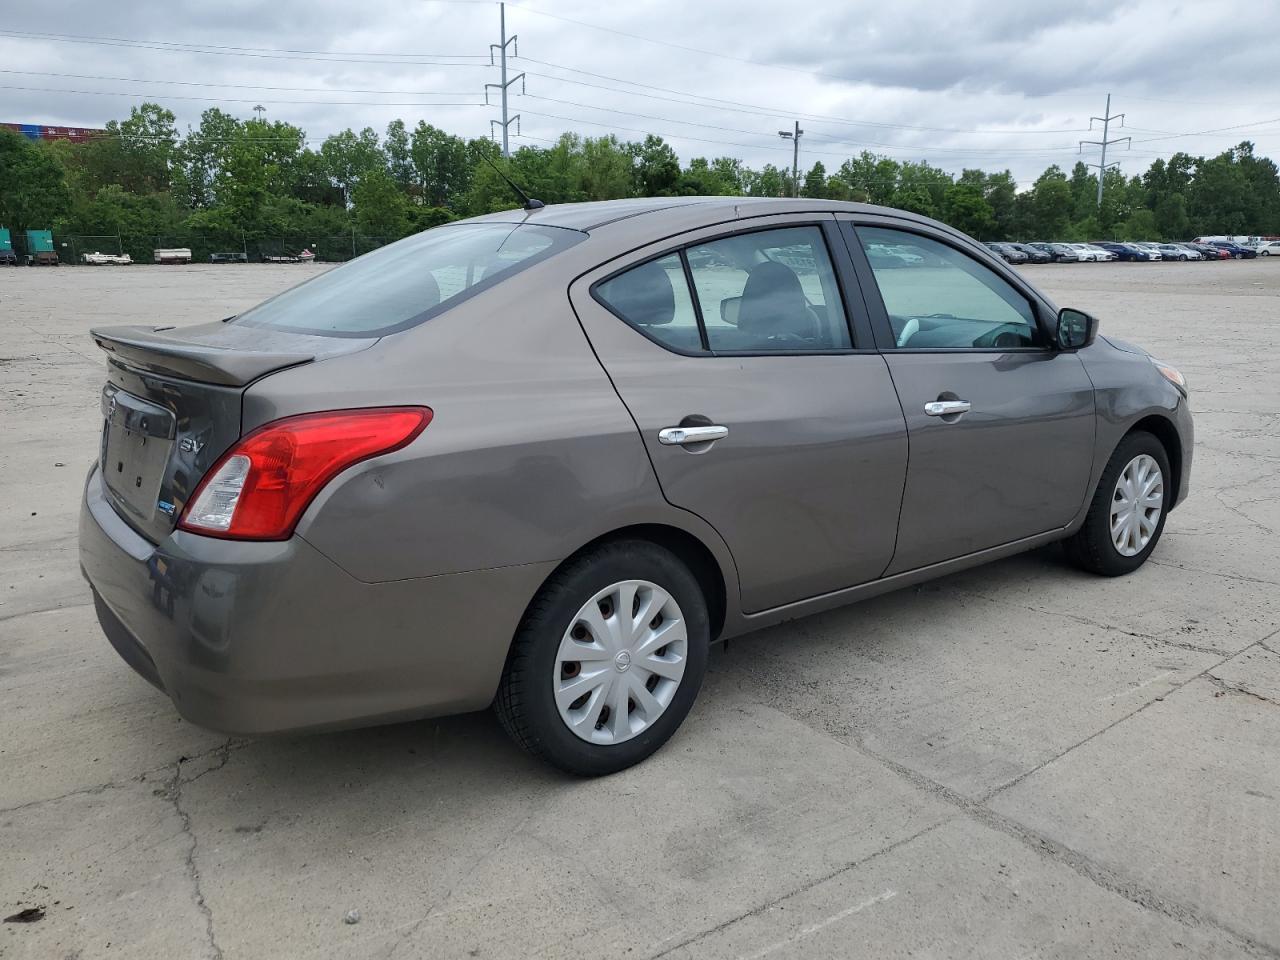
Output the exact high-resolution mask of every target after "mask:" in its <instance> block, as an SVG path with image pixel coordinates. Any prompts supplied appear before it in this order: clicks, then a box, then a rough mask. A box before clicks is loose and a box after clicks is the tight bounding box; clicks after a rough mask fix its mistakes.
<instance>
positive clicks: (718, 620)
mask: <svg viewBox="0 0 1280 960" xmlns="http://www.w3.org/2000/svg"><path fill="white" fill-rule="evenodd" d="M895 247H903V248H908V249H911V250H921V251H923V254H921V255H919V256H920V259H919V260H918V261H910V262H905V264H904V263H899V265H897V266H894V267H889V265H888V263H887V258H882V257H875V258H873V257H872V256H870V253H869V252H870V251H871V250H872V249H876V248H889V249H892V248H895ZM209 312H210V315H211V316H212V317H218V316H220V315H221V314H222V310H221V309H220V308H219V306H218V305H217V304H210V309H209ZM93 338H94V340H95V341H96V342H97V344H98V345H99V346H100V347H102V348H103V349H104V350H105V365H106V376H107V383H106V385H105V387H104V388H103V391H102V397H101V400H102V416H103V419H104V424H103V429H102V431H101V443H100V447H99V451H98V463H97V465H96V466H95V467H94V468H93V470H92V471H91V472H90V474H89V476H88V477H87V478H86V485H85V490H84V497H83V501H82V505H81V515H80V562H81V567H82V570H83V571H84V574H85V576H86V578H87V579H88V581H89V583H90V585H91V587H92V595H93V600H94V604H95V606H96V610H97V614H98V618H99V621H100V623H101V625H102V628H103V630H104V632H105V634H106V636H107V638H108V639H109V640H110V642H111V643H112V644H113V645H114V646H115V647H116V649H117V650H118V652H119V653H120V655H121V656H122V657H123V658H124V659H125V660H126V661H127V662H128V663H129V664H130V665H131V666H132V667H133V669H135V670H136V671H137V672H138V673H140V674H141V675H142V676H144V677H145V678H147V679H148V680H149V681H150V682H151V683H153V684H154V685H156V686H157V687H159V688H160V689H162V690H163V691H165V692H166V693H167V694H168V695H169V696H170V697H171V698H172V699H173V701H174V703H175V705H176V707H177V709H178V710H179V712H180V713H181V714H182V715H183V716H184V717H186V718H187V719H189V720H190V721H192V722H194V723H197V724H200V725H202V726H206V727H211V728H214V729H218V730H223V731H229V732H233V733H239V734H258V733H266V732H271V731H283V730H296V729H302V728H311V727H324V728H328V727H336V726H346V725H355V724H365V723H374V722H383V721H390V720H396V719H401V718H408V717H421V716H430V715H438V714H446V713H454V712H461V711H468V710H475V709H480V708H483V707H485V706H487V705H489V704H491V703H492V704H494V706H495V708H496V711H497V713H498V716H499V717H500V719H501V721H502V724H503V725H504V727H505V728H506V729H507V731H508V732H509V733H510V734H511V735H512V736H513V737H514V739H515V740H516V741H517V742H518V743H520V744H521V745H522V746H523V747H525V748H526V749H528V750H529V751H531V752H532V753H534V754H535V755H537V756H540V757H543V758H545V759H546V760H548V761H550V762H551V763H553V764H556V765H558V766H559V767H561V768H563V769H566V770H569V771H572V772H574V773H578V774H603V773H608V772H611V771H615V770H618V769H621V768H623V767H626V766H628V765H630V764H633V763H635V762H637V761H639V760H642V759H643V758H645V757H646V756H648V755H649V754H651V753H652V752H653V751H654V750H656V749H658V747H660V746H661V745H662V744H663V743H664V742H665V741H666V740H667V738H668V737H670V736H671V734H672V733H673V732H674V731H675V730H676V728H677V727H679V726H680V724H681V723H682V721H683V720H684V719H685V716H686V714H687V713H688V712H689V709H690V707H691V705H692V704H693V701H694V698H695V697H696V696H697V694H698V689H699V686H700V684H701V682H702V679H703V675H704V672H705V670H706V666H707V656H708V647H709V644H710V643H711V642H712V641H714V640H716V639H724V638H728V637H733V636H736V635H739V634H742V633H746V632H748V631H751V630H755V629H757V628H760V627H764V626H767V625H769V624H774V623H777V622H779V621H782V620H785V619H790V618H793V617H798V616H803V615H805V614H808V613H813V612H817V611H820V610H825V609H829V608H832V607H835V606H838V605H840V604H844V603H848V602H852V601H855V600H860V599H863V598H866V597H870V596H874V595H877V594H880V593H883V592H885V591H888V590H892V589H895V588H898V587H903V586H907V585H910V584H914V583H918V582H921V581H923V580H926V579H929V578H932V577H936V576H939V575H942V574H946V573H951V572H954V571H957V570H961V569H964V568H966V567H970V566H973V565H975V564H979V563H982V562H985V561H988V560H994V559H996V558H999V557H1003V556H1007V555H1010V554H1013V553H1016V552H1019V551H1022V550H1026V549H1029V548H1032V547H1036V546H1039V545H1042V544H1046V543H1049V542H1053V541H1063V542H1064V543H1065V544H1066V546H1067V553H1068V555H1069V556H1070V557H1071V558H1072V559H1073V560H1074V562H1075V563H1077V564H1078V565H1080V566H1081V567H1083V568H1084V569H1086V570H1090V571H1093V572H1095V573H1098V574H1103V575H1108V576H1111V575H1119V574H1124V573H1128V572H1130V571H1132V570H1135V569H1137V568H1138V567H1140V566H1141V565H1142V564H1143V563H1144V562H1145V561H1146V559H1147V558H1148V557H1149V556H1150V555H1151V552H1152V551H1153V550H1154V549H1155V548H1156V545H1157V543H1158V542H1159V540H1160V536H1161V532H1162V531H1163V529H1164V526H1165V523H1166V520H1167V517H1168V515H1169V512H1170V510H1172V509H1173V508H1174V507H1176V506H1177V505H1178V504H1179V503H1180V501H1181V500H1182V499H1183V498H1184V497H1185V496H1186V491H1187V487H1188V477H1189V473H1190V466H1191V459H1192V456H1191V454H1192V421H1191V413H1190V410H1189V408H1188V404H1187V385H1186V382H1185V380H1184V379H1183V377H1182V376H1181V374H1179V373H1178V371H1177V370H1175V369H1174V368H1173V367H1171V366H1169V365H1168V364H1166V363H1163V362H1161V361H1158V360H1155V359H1153V358H1152V357H1151V356H1149V355H1148V354H1147V353H1146V352H1145V351H1143V350H1142V349H1141V348H1139V347H1136V346H1132V345H1130V344H1127V343H1124V342H1123V341H1119V340H1113V339H1110V338H1108V337H1105V336H1099V335H1098V322H1097V320H1095V319H1094V318H1093V317H1091V316H1089V315H1088V314H1086V313H1083V312H1081V311H1079V310H1073V309H1069V308H1064V309H1059V308H1058V307H1057V306H1056V305H1055V304H1054V303H1052V302H1051V301H1050V300H1049V299H1048V298H1047V297H1046V296H1045V295H1044V294H1043V293H1042V292H1041V291H1039V290H1038V289H1036V288H1035V287H1033V286H1031V285H1030V284H1028V283H1027V281H1026V280H1025V279H1023V278H1022V277H1021V276H1020V275H1019V274H1018V272H1017V271H1015V270H1013V269H1011V268H1010V267H1009V266H1008V265H1007V264H1005V263H1004V262H1003V261H1001V260H1000V259H999V258H998V257H996V256H994V255H993V254H992V253H991V252H990V251H989V250H987V249H986V248H985V247H983V246H982V245H981V244H979V243H977V242H976V241H974V240H972V239H970V238H968V237H966V236H964V235H963V234H961V233H959V232H957V231H955V230H953V229H951V228H950V227H947V226H945V225H943V224H940V223H937V222H935V221H932V220H929V219H927V218H924V217H921V216H918V215H915V214H911V213H906V212H903V211H897V210H889V209H886V208H882V207H872V206H865V205H857V204H846V203H835V202H831V201H821V200H811V201H801V202H799V203H798V202H797V201H794V200H772V199H764V198H757V199H750V198H743V197H732V198H653V199H643V200H620V201H613V202H607V203H582V204H570V205H565V206H550V207H545V208H540V209H536V210H529V211H506V212H502V213H496V214H490V215H487V216H484V217H479V218H475V219H472V220H466V221H461V222H456V223H451V224H448V225H445V226H441V227H438V228H435V229H432V230H428V231H426V232H424V233H420V234H417V235H415V236H412V237H409V238H407V239H404V240H401V241H399V242H398V243H393V244H391V245H389V246H385V247H382V248H380V249H378V250H376V251H374V252H373V253H370V254H367V255H365V256H363V257H360V258H358V259H356V260H353V261H351V262H350V263H348V264H345V265H342V266H339V267H337V268H335V269H333V270H331V271H330V272H327V273H324V274H322V275H320V276H318V277H315V278H313V279H311V280H310V282H308V283H305V284H300V285H298V286H296V287H294V288H292V289H290V290H287V291H285V292H284V293H281V294H279V295H277V296H275V297H274V298H272V299H270V300H268V301H266V302H265V303H263V304H260V305H259V306H257V307H254V308H252V309H250V310H247V311H246V312H244V313H242V314H240V315H239V316H236V317H232V318H231V319H230V320H227V321H221V320H217V321H213V322H210V323H207V324H201V325H197V326H193V327H187V328H183V329H174V328H172V327H169V326H159V327H153V326H151V325H132V326H123V327H121V326H115V327H104V328H98V329H95V330H94V331H93ZM726 358H727V359H728V362H725V359H726ZM908 445H910V457H909V458H908V455H907V451H908ZM1076 589H1077V590H1079V591H1081V592H1082V595H1085V594H1087V592H1088V587H1087V586H1085V585H1082V584H1078V585H1076ZM1082 602H1084V603H1087V602H1088V601H1087V596H1086V598H1085V599H1084V600H1083V601H1082Z"/></svg>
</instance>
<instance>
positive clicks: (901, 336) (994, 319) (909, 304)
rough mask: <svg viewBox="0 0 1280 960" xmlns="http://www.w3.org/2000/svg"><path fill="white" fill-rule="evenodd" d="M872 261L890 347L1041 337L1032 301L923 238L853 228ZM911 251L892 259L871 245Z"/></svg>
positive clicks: (1006, 343) (977, 345)
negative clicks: (890, 336) (908, 256)
mask: <svg viewBox="0 0 1280 960" xmlns="http://www.w3.org/2000/svg"><path fill="white" fill-rule="evenodd" d="M857 233H858V238H859V240H860V241H861V243H862V246H863V249H864V250H866V251H867V259H868V260H870V262H871V269H872V272H873V273H874V274H875V278H876V284H877V285H878V286H879V288H880V296H881V298H882V299H883V300H884V306H885V311H886V312H887V313H888V314H889V323H890V325H891V326H892V328H893V339H894V345H895V346H896V347H898V348H900V349H908V350H921V349H924V350H972V349H983V348H1005V349H1008V348H1013V347H1033V346H1039V345H1040V343H1041V338H1040V334H1039V332H1038V330H1037V328H1036V321H1035V312H1034V310H1033V309H1032V306H1031V303H1030V302H1029V301H1028V300H1027V298H1026V297H1025V296H1023V295H1022V294H1021V293H1020V292H1019V291H1018V290H1017V288H1016V287H1014V286H1013V285H1012V284H1011V283H1009V282H1008V281H1007V280H1005V279H1004V278H1003V277H1001V276H1000V275H999V274H997V273H996V272H995V271H994V270H991V269H990V268H988V267H986V266H985V265H983V264H981V263H979V262H978V261H977V260H974V259H973V258H972V257H970V256H968V255H966V254H964V253H961V252H960V251H959V250H956V249H955V248H954V247H950V246H947V245H946V244H945V243H940V242H938V241H936V240H931V239H929V238H928V237H923V236H919V235H917V234H912V233H907V232H906V231H902V230H891V229H887V228H884V227H858V228H857ZM895 246H896V247H903V248H907V249H910V250H911V251H912V252H913V253H914V254H915V259H912V260H909V261H904V262H898V263H890V262H888V260H887V259H886V258H885V257H884V256H882V255H877V251H881V250H884V249H886V248H891V247H895Z"/></svg>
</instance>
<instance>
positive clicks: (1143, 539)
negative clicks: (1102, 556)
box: [1111, 453, 1164, 557]
mask: <svg viewBox="0 0 1280 960" xmlns="http://www.w3.org/2000/svg"><path fill="white" fill-rule="evenodd" d="M1163 509H1164V475H1163V474H1162V473H1161V472H1160V464H1158V463H1156V461H1155V459H1154V458H1153V457H1150V456H1148V455H1147V454H1145V453H1144V454H1142V455H1141V456H1138V457H1134V458H1133V459H1132V460H1130V461H1129V463H1128V465H1127V466H1126V467H1125V468H1124V470H1122V471H1121V472H1120V478H1119V479H1118V480H1116V489H1115V493H1113V494H1112V495H1111V542H1112V543H1113V544H1114V545H1115V548H1116V552H1117V553H1119V554H1120V555H1121V556H1122V557H1136V556H1137V555H1138V554H1140V553H1141V552H1142V551H1143V550H1145V549H1146V548H1147V544H1148V543H1150V542H1151V537H1152V536H1153V535H1154V534H1155V532H1156V527H1157V526H1158V525H1159V523H1160V511H1161V510H1163Z"/></svg>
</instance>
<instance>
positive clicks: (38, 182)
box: [0, 127, 71, 230]
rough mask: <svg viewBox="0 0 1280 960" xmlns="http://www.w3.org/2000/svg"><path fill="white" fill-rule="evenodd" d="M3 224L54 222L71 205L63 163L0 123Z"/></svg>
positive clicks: (32, 225)
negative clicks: (59, 162)
mask: <svg viewBox="0 0 1280 960" xmlns="http://www.w3.org/2000/svg"><path fill="white" fill-rule="evenodd" d="M0 171H2V172H0V224H3V225H5V226H7V227H11V228H13V229H14V230H24V229H30V230H40V229H48V228H50V227H52V226H53V224H54V221H55V220H58V219H59V218H60V217H63V216H65V215H66V213H67V211H68V209H69V207H70V206H71V192H70V191H69V190H68V189H67V183H66V179H65V177H64V175H63V171H62V167H61V166H60V165H59V164H58V162H57V160H55V159H54V155H53V154H51V153H48V152H47V151H43V150H40V149H37V148H36V147H35V146H34V145H33V144H32V143H31V141H29V140H28V139H27V138H26V137H24V136H21V135H20V134H17V133H14V132H12V131H11V130H8V129H6V128H4V127H0Z"/></svg>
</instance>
